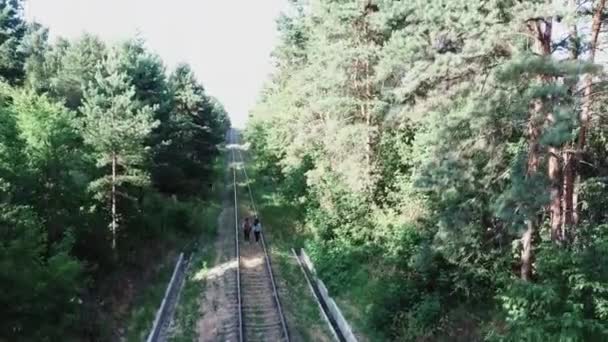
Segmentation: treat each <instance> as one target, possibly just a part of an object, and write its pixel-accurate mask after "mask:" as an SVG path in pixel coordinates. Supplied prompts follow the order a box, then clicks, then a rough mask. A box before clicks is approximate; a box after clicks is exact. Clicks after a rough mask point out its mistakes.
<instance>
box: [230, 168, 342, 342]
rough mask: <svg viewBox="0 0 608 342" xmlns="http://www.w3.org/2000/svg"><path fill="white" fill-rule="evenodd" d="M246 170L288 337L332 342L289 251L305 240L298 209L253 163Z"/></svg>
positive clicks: (247, 197) (316, 305)
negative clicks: (289, 334) (267, 250)
mask: <svg viewBox="0 0 608 342" xmlns="http://www.w3.org/2000/svg"><path fill="white" fill-rule="evenodd" d="M246 168H247V174H248V176H249V177H250V186H251V190H252V192H253V197H254V200H255V202H256V205H257V207H258V210H259V211H260V217H261V218H262V220H263V226H264V227H265V230H266V231H267V232H268V233H269V234H268V235H267V236H266V238H267V241H266V242H267V243H268V246H267V247H268V248H269V252H270V254H271V260H272V264H273V269H274V270H275V272H277V271H278V272H277V274H276V275H275V280H276V281H277V286H278V288H279V289H278V290H279V292H280V300H281V304H282V306H283V311H284V313H285V316H286V320H287V325H288V328H289V330H290V333H291V334H292V337H297V338H294V340H302V341H331V340H332V338H331V333H330V331H329V328H328V327H327V323H326V322H325V320H324V319H323V317H322V314H321V312H320V311H319V307H318V304H317V303H316V301H315V299H314V296H313V294H312V293H311V292H310V289H309V287H308V284H307V283H306V279H305V278H304V275H303V274H302V271H301V269H300V268H299V265H298V264H297V261H296V260H295V259H294V257H293V253H292V251H291V249H292V248H296V249H297V248H299V247H302V246H303V245H304V242H305V239H306V235H305V232H304V230H303V229H302V228H303V227H302V226H301V224H300V223H299V222H298V215H297V214H298V210H299V208H297V207H294V206H293V205H291V204H290V203H288V202H287V201H285V200H284V199H283V198H282V196H281V195H280V194H279V193H278V192H277V190H276V189H275V187H274V184H273V183H272V182H271V181H270V180H268V179H265V178H264V177H262V175H260V174H259V173H258V171H257V170H256V168H255V166H254V165H253V163H251V162H249V163H247V165H246ZM241 193H243V192H241ZM242 196H243V198H242V200H243V201H248V199H249V194H248V193H245V194H243V195H242ZM245 196H246V198H245ZM293 335H296V336H293Z"/></svg>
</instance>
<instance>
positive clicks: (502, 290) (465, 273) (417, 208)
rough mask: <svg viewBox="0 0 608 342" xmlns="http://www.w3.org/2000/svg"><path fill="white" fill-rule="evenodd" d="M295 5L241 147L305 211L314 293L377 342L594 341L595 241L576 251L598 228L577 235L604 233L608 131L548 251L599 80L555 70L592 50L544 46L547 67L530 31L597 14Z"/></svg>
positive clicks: (429, 5)
mask: <svg viewBox="0 0 608 342" xmlns="http://www.w3.org/2000/svg"><path fill="white" fill-rule="evenodd" d="M576 3H577V4H578V5H579V6H583V7H585V6H587V5H582V4H581V3H579V2H576ZM291 5H292V6H291V8H290V9H289V10H288V11H287V12H286V13H285V14H284V15H283V16H282V17H281V18H280V20H279V23H278V24H279V25H278V27H279V31H280V35H279V37H280V42H279V44H278V45H277V49H276V50H275V53H274V57H275V63H276V65H277V66H278V68H277V70H276V72H275V74H274V75H273V78H272V82H271V83H270V84H267V85H266V87H265V89H264V90H263V92H262V94H261V97H260V101H259V103H258V104H257V106H256V107H255V108H254V109H253V111H252V115H251V120H250V122H249V124H248V127H247V134H246V137H247V140H248V141H249V143H250V146H251V148H252V150H253V151H254V153H255V155H256V163H257V165H258V167H259V168H260V169H261V170H263V172H264V175H265V176H266V177H267V178H270V179H272V180H274V181H275V182H277V183H278V189H279V191H280V192H281V196H283V197H284V198H285V199H287V200H288V201H289V203H290V204H291V205H294V206H300V207H301V208H303V210H302V215H301V216H302V217H301V218H300V219H301V222H302V224H304V225H305V228H304V229H302V231H303V234H302V236H303V237H304V238H306V239H307V241H306V245H307V246H308V248H309V249H310V252H311V254H312V256H313V258H314V259H315V262H316V268H317V269H318V272H319V274H320V276H321V278H323V280H324V281H325V282H326V283H327V284H328V286H329V288H330V290H331V291H332V293H335V294H336V295H337V296H338V297H339V298H340V299H341V300H343V301H344V303H346V307H347V308H350V307H354V309H353V310H347V311H348V312H349V314H350V317H349V319H352V320H354V321H356V323H357V324H356V326H359V327H360V329H361V330H362V332H364V333H366V334H368V335H369V337H370V338H371V339H375V338H376V336H377V334H379V335H380V337H378V338H377V339H386V340H411V341H414V340H417V341H420V340H457V339H459V340H483V339H485V338H488V339H492V338H494V337H496V338H499V339H501V338H502V339H506V340H545V339H547V340H550V339H554V340H590V339H601V338H603V337H604V335H602V334H604V331H605V330H604V329H605V327H604V324H603V321H602V319H603V318H602V317H603V316H602V315H601V314H600V311H598V310H596V309H595V308H593V309H592V307H593V306H589V304H588V302H589V298H590V295H589V294H588V293H583V292H585V291H586V290H582V288H589V286H591V285H589V284H592V283H593V284H601V283H602V282H603V281H604V280H603V278H602V277H603V275H601V274H603V273H604V271H603V270H597V269H595V268H596V267H598V265H600V264H601V262H600V260H591V259H589V258H588V256H587V253H591V251H594V253H599V251H600V250H601V249H602V248H603V247H602V246H603V244H604V242H605V239H604V238H603V237H600V236H599V235H598V236H597V238H596V239H593V240H586V242H585V244H584V247H583V246H579V245H577V244H579V243H582V242H580V241H578V239H583V237H582V235H579V231H580V230H581V229H591V230H594V229H595V228H583V227H602V225H603V224H605V222H606V215H605V213H604V210H602V209H601V208H602V207H605V205H604V204H605V200H603V198H605V197H606V196H605V195H606V175H607V172H608V164H606V163H605V160H606V153H605V151H606V146H608V144H606V141H608V139H606V134H605V132H606V125H605V122H604V121H605V120H603V119H599V118H597V119H594V120H595V121H593V122H592V124H591V125H590V127H589V128H588V129H589V133H588V134H589V138H588V141H587V142H586V143H587V145H588V146H587V147H585V150H584V151H578V152H581V153H582V154H581V157H582V160H583V162H581V163H580V165H579V166H578V167H577V168H576V170H574V173H575V174H579V175H580V176H581V179H580V183H578V182H579V181H578V180H576V181H574V180H572V181H573V182H576V183H577V185H576V189H575V190H574V192H576V193H577V194H578V196H579V197H578V203H576V204H575V205H576V206H577V208H576V209H577V212H578V220H579V223H578V225H571V226H569V225H568V224H565V223H563V224H562V225H563V227H564V228H563V229H564V230H572V231H574V233H573V236H575V238H574V241H571V242H568V243H565V246H560V247H557V246H555V245H554V244H555V243H554V242H551V243H549V242H548V241H546V240H548V236H549V235H550V234H549V232H548V231H547V230H548V228H547V227H548V226H550V225H549V224H547V223H548V222H547V221H550V220H551V217H550V216H551V215H550V214H551V212H550V210H549V204H550V203H551V201H552V199H554V198H555V194H556V193H558V194H559V195H560V196H562V194H563V193H564V189H565V185H563V187H562V184H565V183H564V179H565V176H563V175H564V174H565V171H566V166H564V163H565V160H566V158H567V157H570V156H574V155H576V153H577V151H576V148H578V147H577V142H578V140H579V139H580V137H579V134H580V132H581V121H580V119H579V118H580V116H581V107H582V106H583V105H584V103H585V101H589V99H588V98H585V97H583V96H582V91H581V90H580V84H581V83H580V82H581V81H582V80H583V77H582V75H584V74H587V75H595V74H600V75H603V73H602V71H601V70H600V69H599V68H598V66H596V65H593V64H592V63H587V62H585V61H584V58H581V56H582V55H580V52H581V51H578V52H579V55H578V56H579V58H578V59H576V60H572V59H565V58H563V55H565V53H566V52H570V51H571V50H570V49H573V48H575V47H576V48H577V49H580V48H581V46H583V45H584V44H583V45H581V43H582V42H583V41H586V40H588V39H589V37H588V35H579V36H577V37H569V38H570V39H568V40H564V41H563V42H561V43H560V42H557V38H555V37H553V41H551V42H549V45H551V49H557V50H559V53H555V54H545V55H542V54H541V53H540V50H539V39H540V38H539V36H538V35H537V34H536V33H535V32H533V31H534V30H536V29H538V27H540V28H541V29H542V28H543V27H545V28H546V27H548V26H543V20H544V21H547V22H548V21H550V22H552V23H553V25H554V26H553V27H554V30H553V34H554V35H557V33H556V32H558V30H557V29H555V27H557V26H559V25H563V23H564V22H560V20H561V19H562V18H568V19H567V20H566V19H564V20H565V21H567V22H568V24H567V25H572V23H582V22H586V21H588V20H590V17H588V15H589V13H588V12H581V11H577V10H575V9H574V8H572V7H568V6H561V4H560V5H558V4H552V5H551V6H549V5H547V3H546V2H542V1H523V2H521V1H520V2H514V1H485V2H481V3H478V4H477V3H476V4H475V5H473V4H472V3H471V2H470V1H439V2H423V1H422V2H421V1H410V2H403V1H389V0H387V1H383V0H378V1H366V2H360V1H332V0H323V1H313V2H308V1H292V2H291ZM596 5H597V4H595V5H593V6H596ZM593 6H591V7H589V8H590V9H593V8H595V7H593ZM585 8H587V7H585ZM591 12H592V11H591ZM603 14H605V13H603ZM541 18H542V20H541ZM558 18H559V19H558ZM537 23H538V25H539V26H538V27H537V26H535V25H536V24H537ZM562 29H563V30H562V31H567V30H568V29H565V26H564V27H562ZM573 42H576V46H572V43H573ZM594 86H595V85H594ZM598 96H599V95H598ZM596 99H597V100H596ZM593 101H594V102H593V108H596V107H597V110H599V111H602V110H604V109H605V108H604V107H605V106H604V105H603V104H602V103H603V99H599V97H597V98H594V100H593ZM599 108H602V109H599ZM532 133H534V134H532ZM534 158H537V159H536V160H537V162H538V165H537V166H534V167H531V165H533V163H532V161H534ZM552 163H557V165H558V166H557V169H556V166H555V165H553V164H552ZM556 185H557V187H558V188H560V189H559V191H556ZM579 185H580V186H579ZM553 203H555V202H553ZM561 203H562V204H561V205H562V206H565V204H563V203H564V201H561ZM558 205H559V204H558ZM528 222H533V224H536V223H538V227H537V228H538V231H536V232H535V233H534V235H533V236H532V239H533V240H532V251H533V252H534V251H536V253H537V254H536V261H535V262H534V263H533V265H534V266H533V267H534V270H533V273H534V277H533V278H534V279H533V281H532V282H531V283H523V282H521V281H519V280H518V279H516V275H519V274H520V272H519V270H518V268H519V267H520V263H521V260H522V259H521V252H522V244H521V242H520V239H521V237H522V233H523V232H524V231H525V229H526V227H527V223H528ZM583 260H584V261H583ZM591 269H593V270H594V272H595V274H594V276H597V277H594V278H590V277H591V273H590V272H589V270H591ZM567 273H569V274H574V273H576V274H582V275H584V276H582V277H583V278H585V280H584V281H583V280H581V282H580V283H579V284H578V285H575V284H574V283H573V282H574V280H573V279H570V278H568V276H567V275H566V274H567ZM579 278H580V277H579ZM588 278H590V279H592V280H589V281H588V280H587V279H588ZM587 281H588V282H587ZM583 284H584V285H583ZM575 288H580V289H575ZM597 291H599V293H603V292H602V291H603V289H598V290H597ZM596 297H598V298H601V296H598V295H596ZM601 300H603V299H600V302H601ZM599 305H600V306H601V305H603V304H599ZM513 308H515V309H513ZM581 308H584V309H581ZM512 310H515V311H512ZM577 310H578V311H577ZM593 310H596V311H593ZM463 313H466V314H463ZM560 323H562V325H561V326H560V325H559V324H560Z"/></svg>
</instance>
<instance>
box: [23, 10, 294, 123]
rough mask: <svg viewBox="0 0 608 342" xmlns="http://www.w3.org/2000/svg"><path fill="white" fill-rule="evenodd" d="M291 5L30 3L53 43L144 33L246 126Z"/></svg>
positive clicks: (169, 62)
mask: <svg viewBox="0 0 608 342" xmlns="http://www.w3.org/2000/svg"><path fill="white" fill-rule="evenodd" d="M285 8H286V0H27V1H26V15H27V17H28V18H29V19H30V20H31V19H35V20H36V21H38V22H40V23H42V24H44V25H45V26H47V27H49V28H50V32H51V39H54V38H55V37H57V36H63V37H66V38H74V37H77V36H79V35H80V34H82V32H85V31H86V32H90V33H94V34H97V35H99V36H100V37H101V38H103V39H104V40H107V41H118V40H121V39H125V38H129V37H132V36H134V35H135V34H136V33H137V32H140V33H141V35H142V36H143V37H144V38H145V39H146V41H147V42H148V45H149V47H150V48H151V49H152V50H154V51H156V52H157V53H159V54H160V55H161V57H162V58H163V59H164V61H165V63H166V64H167V66H168V67H169V68H170V69H171V68H173V67H174V66H175V64H176V63H179V62H188V63H190V65H192V67H193V69H194V71H195V72H196V74H197V76H198V78H199V80H201V81H202V83H203V85H204V86H205V88H206V89H207V92H208V93H209V94H210V95H213V96H216V97H217V98H219V99H220V101H222V103H223V104H224V105H225V106H226V110H227V111H228V112H229V114H230V116H231V119H232V121H233V123H234V124H235V125H237V126H242V125H243V123H244V122H245V120H246V118H247V114H248V111H249V109H251V107H252V106H253V105H254V104H255V101H256V99H257V97H258V94H259V91H260V89H261V86H262V85H263V83H264V82H265V80H266V79H267V77H268V75H269V74H270V72H271V71H272V66H271V59H270V52H271V50H272V48H273V47H274V44H275V41H276V37H277V35H276V23H275V19H276V18H277V16H278V15H279V13H280V11H282V10H284V9H285Z"/></svg>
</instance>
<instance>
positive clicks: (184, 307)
mask: <svg viewBox="0 0 608 342" xmlns="http://www.w3.org/2000/svg"><path fill="white" fill-rule="evenodd" d="M224 158H225V154H224V153H222V155H220V157H218V158H217V159H216V162H215V165H214V171H215V172H214V174H215V175H216V179H215V180H214V184H213V189H214V190H213V192H214V193H213V195H212V196H211V197H210V201H209V202H208V203H207V206H206V207H205V209H204V210H202V211H201V212H200V215H201V222H202V224H203V226H204V227H203V232H202V234H201V235H200V237H199V239H198V241H197V242H196V243H195V244H193V245H192V247H191V250H190V265H189V267H188V271H187V274H186V279H185V282H184V286H183V288H182V292H181V294H180V298H179V302H178V303H177V307H176V309H175V314H174V317H173V319H174V323H175V327H174V329H173V331H172V332H171V334H170V337H169V341H172V342H191V341H195V340H196V337H197V331H196V322H197V321H198V319H199V318H200V297H201V293H203V292H204V290H205V282H204V280H203V279H204V277H201V275H204V274H206V273H207V270H208V267H209V265H210V264H211V263H212V261H213V257H214V255H215V251H214V248H213V245H214V244H213V242H214V240H215V239H214V238H215V236H216V234H217V228H218V227H217V218H218V216H219V215H220V212H221V211H222V205H221V198H220V196H221V191H222V189H223V187H224V177H223V176H224V166H225V165H224Z"/></svg>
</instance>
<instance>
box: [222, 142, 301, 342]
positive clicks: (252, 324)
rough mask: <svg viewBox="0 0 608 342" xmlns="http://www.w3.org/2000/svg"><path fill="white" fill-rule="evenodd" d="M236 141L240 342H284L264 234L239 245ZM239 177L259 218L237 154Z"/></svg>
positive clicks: (233, 145) (285, 335)
mask: <svg viewBox="0 0 608 342" xmlns="http://www.w3.org/2000/svg"><path fill="white" fill-rule="evenodd" d="M236 142H237V137H236V133H235V131H234V130H231V132H230V143H231V154H232V177H233V189H234V219H235V239H234V241H235V251H236V259H237V277H236V278H237V279H236V287H237V289H236V290H237V305H238V330H239V334H238V336H239V342H243V341H245V342H256V341H287V342H289V340H290V338H289V332H288V330H287V324H286V323H285V316H284V315H283V310H282V308H281V302H280V300H279V295H278V292H277V287H276V283H275V279H274V275H273V273H272V267H271V265H270V258H269V255H268V250H267V248H266V241H265V238H264V233H263V232H262V234H261V239H260V243H256V242H253V240H254V239H253V236H252V241H250V242H246V241H240V240H241V235H242V234H241V231H240V229H239V221H240V220H239V215H238V196H237V157H236V155H237V154H236V153H235V149H236ZM238 159H239V160H240V162H239V163H240V165H241V171H242V175H243V176H244V180H245V182H246V184H247V188H248V191H249V197H250V201H251V206H252V209H253V213H254V214H255V215H258V211H257V208H256V206H255V201H254V199H253V193H252V191H251V186H250V184H249V177H248V175H247V171H246V170H245V167H244V163H245V160H244V158H243V155H242V153H241V151H240V149H239V150H238Z"/></svg>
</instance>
